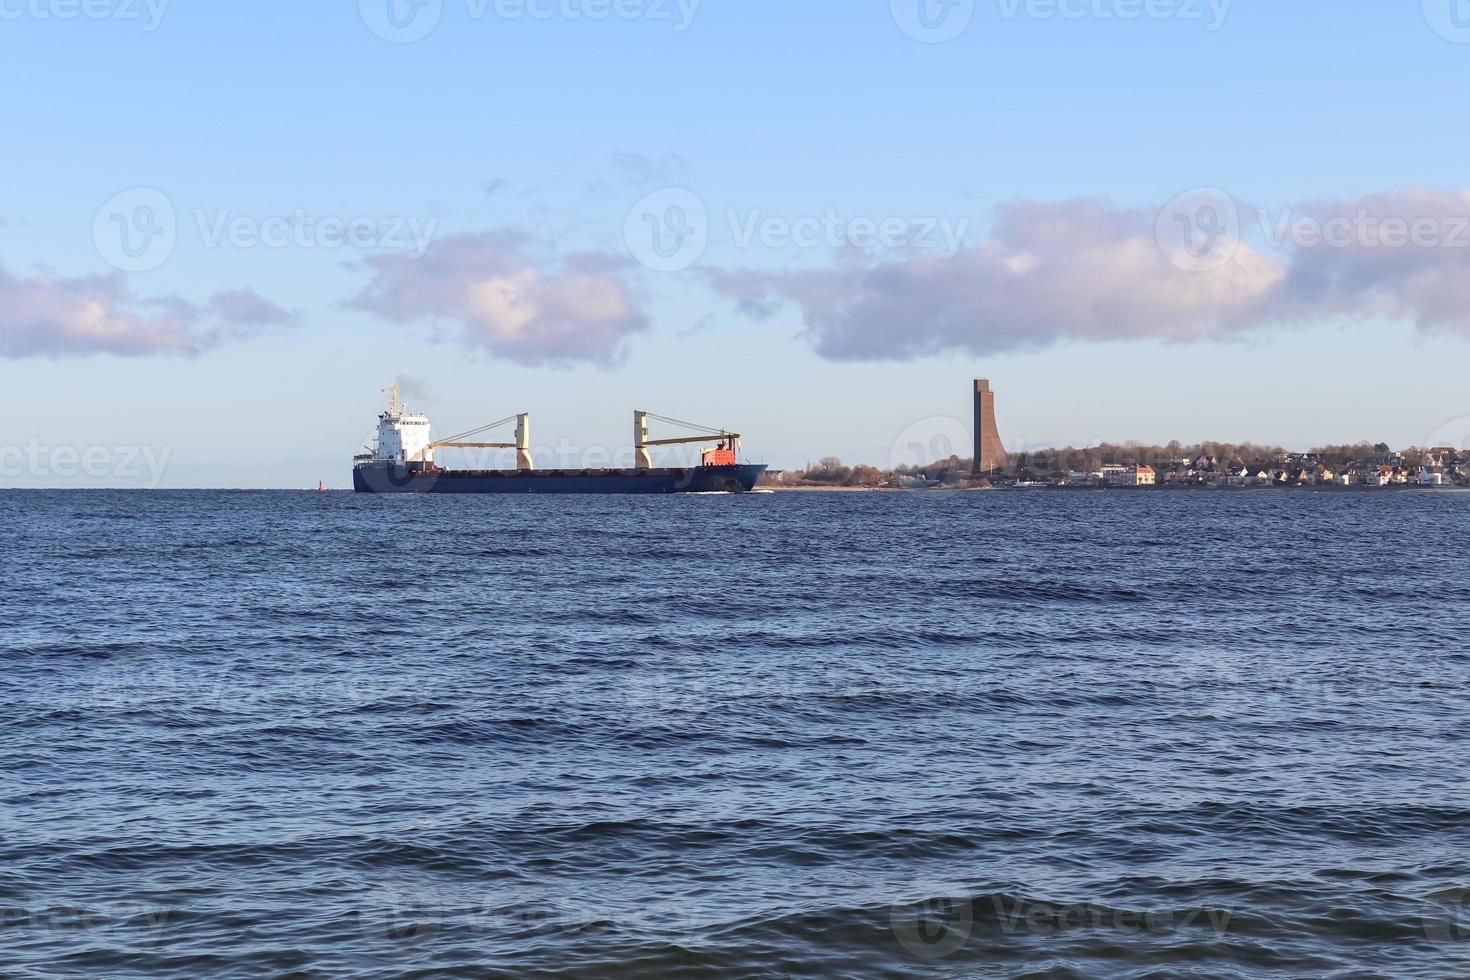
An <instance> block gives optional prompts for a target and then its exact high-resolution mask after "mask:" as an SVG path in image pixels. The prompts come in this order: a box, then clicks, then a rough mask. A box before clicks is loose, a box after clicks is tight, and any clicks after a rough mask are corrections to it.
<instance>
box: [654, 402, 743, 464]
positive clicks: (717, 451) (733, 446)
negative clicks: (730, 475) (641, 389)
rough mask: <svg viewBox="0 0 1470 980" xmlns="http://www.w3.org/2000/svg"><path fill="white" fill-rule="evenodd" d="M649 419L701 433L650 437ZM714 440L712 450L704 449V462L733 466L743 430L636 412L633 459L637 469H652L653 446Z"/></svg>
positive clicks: (683, 444) (681, 444)
mask: <svg viewBox="0 0 1470 980" xmlns="http://www.w3.org/2000/svg"><path fill="white" fill-rule="evenodd" d="M649 419H654V420H655V421H658V422H663V423H664V424H666V425H674V426H679V427H681V428H685V429H692V430H697V431H698V432H699V433H700V434H699V435H694V436H677V437H675V438H671V439H650V438H648V420H649ZM711 442H713V443H717V445H716V447H715V448H713V449H706V450H705V451H704V453H703V455H702V460H701V461H702V463H703V465H705V466H734V465H735V457H736V454H737V453H738V452H739V451H740V433H738V432H730V431H728V430H727V429H715V428H712V427H710V426H707V425H696V424H695V423H693V422H681V421H679V420H678V419H671V418H665V417H664V416H662V415H654V414H653V413H652V412H634V413H633V451H634V453H635V454H636V456H635V462H634V467H635V468H636V469H640V470H651V469H653V457H652V456H650V455H649V453H648V449H649V447H650V446H687V445H693V444H699V443H711Z"/></svg>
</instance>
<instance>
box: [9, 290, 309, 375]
mask: <svg viewBox="0 0 1470 980" xmlns="http://www.w3.org/2000/svg"><path fill="white" fill-rule="evenodd" d="M294 320H295V317H294V316H293V315H292V314H290V313H288V312H287V311H285V310H283V309H282V308H281V307H279V306H276V305H275V304H274V303H272V302H270V301H269V300H266V299H264V298H263V297H261V296H259V295H258V294H256V293H255V292H254V291H253V290H250V289H239V290H232V291H226V292H220V293H216V294H214V296H213V297H211V298H210V300H209V301H208V302H207V303H205V304H204V305H196V304H194V303H191V302H189V301H188V300H185V299H183V298H181V297H178V296H163V297H156V298H148V299H142V298H139V297H137V296H135V295H133V293H132V291H131V290H130V289H129V288H128V284H127V280H126V278H125V277H124V276H123V275H122V274H121V273H112V274H110V275H91V276H79V277H74V278H68V277H65V276H55V275H37V276H33V277H30V278H23V277H19V276H16V275H13V274H11V273H9V272H7V271H5V270H4V269H3V268H0V357H9V358H20V357H85V356H88V355H91V354H118V355H122V356H126V357H142V356H147V355H153V354H183V355H195V354H200V353H203V352H204V351H206V350H209V349H211V348H213V347H216V346H218V345H220V344H222V343H225V342H228V341H231V340H239V339H243V338H245V337H248V336H251V335H253V334H255V333H257V332H259V331H260V330H262V329H263V328H268V327H274V326H279V325H284V324H289V323H291V322H293V321H294Z"/></svg>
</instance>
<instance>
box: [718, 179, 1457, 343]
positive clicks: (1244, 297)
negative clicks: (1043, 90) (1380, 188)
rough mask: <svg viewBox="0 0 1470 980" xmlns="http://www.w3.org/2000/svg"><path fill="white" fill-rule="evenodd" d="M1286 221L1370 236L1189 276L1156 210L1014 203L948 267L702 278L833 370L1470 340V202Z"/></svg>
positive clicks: (1366, 205)
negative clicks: (1334, 328) (1345, 221)
mask: <svg viewBox="0 0 1470 980" xmlns="http://www.w3.org/2000/svg"><path fill="white" fill-rule="evenodd" d="M1283 214H1285V215H1287V216H1288V217H1290V218H1291V219H1292V220H1296V219H1301V218H1305V219H1308V220H1309V221H1311V222H1315V223H1317V224H1318V225H1322V224H1324V223H1325V222H1328V221H1329V220H1331V219H1333V218H1338V217H1341V216H1348V217H1353V216H1357V215H1360V214H1366V215H1367V216H1368V219H1367V223H1366V227H1368V228H1369V229H1370V231H1369V232H1368V233H1366V234H1364V233H1360V232H1354V233H1353V235H1351V236H1348V237H1347V238H1346V239H1345V240H1343V241H1340V242H1338V243H1335V244H1331V245H1328V244H1316V245H1313V244H1311V243H1310V242H1308V243H1303V242H1299V241H1294V240H1293V239H1292V237H1291V236H1287V238H1286V239H1285V240H1283V241H1279V242H1272V245H1273V246H1279V247H1273V249H1272V252H1271V254H1266V253H1265V252H1263V251H1258V250H1257V249H1256V248H1255V247H1252V245H1251V244H1249V243H1247V242H1241V243H1239V245H1238V247H1236V249H1235V251H1234V254H1233V257H1232V258H1231V259H1230V261H1228V262H1226V263H1224V264H1223V265H1222V266H1221V267H1219V268H1217V269H1213V270H1211V271H1193V270H1191V269H1189V268H1181V267H1180V266H1178V265H1176V264H1174V263H1173V262H1171V261H1170V260H1169V258H1168V257H1167V256H1166V254H1165V249H1164V248H1163V247H1162V246H1161V243H1160V241H1159V240H1158V237H1157V232H1156V228H1157V226H1158V222H1159V219H1160V215H1159V213H1158V212H1156V211H1151V210H1147V209H1125V208H1118V207H1115V206H1114V205H1112V204H1110V203H1109V202H1107V201H1106V200H1101V199H1084V200H1073V201H1065V202H1059V203H1050V204H1039V203H1031V202H1017V203H1011V204H1007V205H1004V206H1002V207H1000V208H998V209H997V212H996V221H995V224H994V228H993V231H992V234H991V236H990V237H989V238H988V239H986V240H985V241H982V242H980V243H978V244H975V245H973V246H971V247H967V248H964V249H962V250H960V252H959V253H958V254H957V255H956V256H955V257H953V258H949V259H946V258H941V257H938V256H922V255H920V256H905V257H901V258H897V259H893V258H888V259H884V258H880V257H877V256H874V255H870V254H865V253H856V252H854V251H853V250H851V249H845V250H843V252H842V253H841V254H839V255H837V256H836V257H835V258H834V261H833V264H832V265H830V266H829V267H827V268H823V269H817V270H801V271H787V272H767V271H760V270H751V269H715V270H712V271H709V272H707V273H706V275H707V277H708V281H709V282H710V284H711V286H712V287H713V288H714V289H715V290H716V291H717V292H719V293H721V294H722V295H725V296H727V297H730V298H731V299H733V300H734V301H735V305H736V309H737V311H738V312H740V313H742V314H744V315H746V316H749V317H751V318H754V319H764V318H766V317H769V316H770V315H771V313H772V311H773V309H774V304H777V303H792V304H795V305H796V306H797V307H798V308H799V309H800V310H801V312H802V315H803V318H804V320H805V323H806V327H807V331H808V334H809V337H810V339H811V341H812V343H813V344H814V346H815V347H816V349H817V350H818V352H819V353H821V354H822V355H824V356H826V357H829V358H833V359H838V360H882V359H903V358H912V357H918V356H923V355H928V354H936V353H940V352H944V351H955V350H958V351H967V352H970V353H974V354H981V355H984V354H993V353H997V352H1004V351H1013V350H1028V349H1038V348H1044V347H1047V346H1050V345H1052V344H1055V343H1059V342H1062V341H1067V340H1078V341H1111V340H1134V339H1154V340H1166V341H1179V342H1188V341H1198V340H1210V339H1222V338H1228V337H1232V336H1239V335H1241V334H1243V333H1246V332H1249V331H1254V330H1260V329H1263V328H1268V327H1271V326H1275V325H1280V324H1287V323H1295V322H1301V321H1306V320H1320V319H1324V318H1328V317H1342V316H1347V317H1375V316H1385V317H1392V318H1397V319H1403V320H1408V321H1411V322H1413V323H1415V324H1416V325H1418V326H1419V327H1420V328H1421V329H1426V330H1428V329H1454V330H1460V331H1466V332H1470V231H1466V233H1465V235H1464V241H1463V242H1462V243H1459V244H1457V243H1456V241H1455V240H1453V239H1452V236H1453V235H1454V233H1455V231H1456V229H1457V228H1458V227H1459V221H1460V219H1461V218H1462V217H1464V216H1470V196H1467V195H1466V194H1459V193H1437V192H1422V191H1421V192H1406V193H1403V194H1395V195H1375V196H1370V197H1364V198H1361V199H1358V200H1354V201H1332V202H1316V203H1313V204H1309V205H1303V206H1302V207H1300V208H1295V209H1291V210H1290V211H1288V212H1284V213H1283ZM1244 217H1245V221H1246V224H1247V226H1248V227H1249V229H1250V231H1251V232H1252V234H1254V233H1255V232H1258V231H1259V232H1261V233H1262V237H1265V238H1266V239H1268V240H1269V239H1270V238H1272V237H1273V236H1272V235H1271V232H1272V230H1273V229H1272V225H1273V224H1275V228H1276V230H1277V231H1278V232H1279V229H1280V227H1282V226H1283V225H1284V221H1281V222H1277V221H1276V219H1272V218H1270V217H1269V216H1265V215H1262V216H1261V217H1260V225H1259V227H1257V225H1256V223H1255V222H1256V217H1255V216H1254V215H1249V216H1244ZM1386 219H1403V220H1404V222H1405V223H1406V224H1407V225H1409V226H1411V227H1412V226H1413V224H1414V222H1415V221H1421V222H1426V224H1425V227H1426V229H1428V228H1430V227H1433V228H1437V229H1438V230H1439V237H1438V238H1437V239H1436V240H1434V241H1433V242H1432V243H1426V244H1420V245H1416V244H1414V243H1412V242H1410V243H1408V244H1402V245H1398V246H1389V245H1385V244H1384V241H1383V239H1382V237H1381V236H1378V235H1375V234H1374V233H1373V232H1372V230H1371V229H1374V228H1379V227H1380V226H1381V224H1382V222H1383V221H1385V220H1386ZM1466 223H1467V224H1470V218H1467V219H1466ZM1247 237H1251V235H1247ZM1426 242H1428V236H1427V237H1426Z"/></svg>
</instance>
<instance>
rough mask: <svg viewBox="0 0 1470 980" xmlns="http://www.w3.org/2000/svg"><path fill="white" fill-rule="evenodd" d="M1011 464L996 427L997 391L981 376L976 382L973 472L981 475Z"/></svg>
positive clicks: (975, 474) (978, 475) (977, 475)
mask: <svg viewBox="0 0 1470 980" xmlns="http://www.w3.org/2000/svg"><path fill="white" fill-rule="evenodd" d="M1009 464H1010V457H1008V456H1007V455H1006V450H1005V447H1004V446H1002V445H1001V443H1000V430H998V429H997V428H996V427H995V392H993V391H991V390H990V382H989V381H987V380H986V379H984V378H980V379H978V380H976V382H975V463H974V466H973V467H972V469H971V473H972V475H974V476H976V477H981V476H985V475H987V474H989V473H993V472H995V471H996V470H999V469H1004V468H1005V467H1006V466H1008V465H1009Z"/></svg>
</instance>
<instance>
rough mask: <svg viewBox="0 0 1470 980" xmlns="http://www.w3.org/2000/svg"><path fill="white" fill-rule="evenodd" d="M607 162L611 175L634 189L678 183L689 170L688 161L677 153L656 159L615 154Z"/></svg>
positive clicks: (630, 154) (628, 154) (663, 155)
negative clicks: (610, 168)
mask: <svg viewBox="0 0 1470 980" xmlns="http://www.w3.org/2000/svg"><path fill="white" fill-rule="evenodd" d="M608 162H609V165H610V166H611V167H612V171H613V174H614V175H615V176H617V178H618V179H619V180H621V181H622V182H623V183H624V184H627V185H628V186H629V187H634V188H643V187H649V186H652V185H655V184H674V183H678V182H679V181H682V180H683V179H684V177H685V175H686V174H687V173H688V170H689V163H688V161H687V160H685V159H684V158H683V157H681V156H679V154H677V153H664V154H662V155H660V156H657V157H650V156H645V155H644V154H642V153H616V154H614V155H613V157H612V159H611V160H610V161H608Z"/></svg>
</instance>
